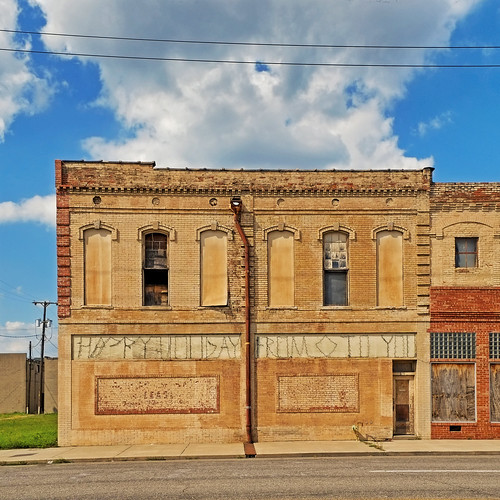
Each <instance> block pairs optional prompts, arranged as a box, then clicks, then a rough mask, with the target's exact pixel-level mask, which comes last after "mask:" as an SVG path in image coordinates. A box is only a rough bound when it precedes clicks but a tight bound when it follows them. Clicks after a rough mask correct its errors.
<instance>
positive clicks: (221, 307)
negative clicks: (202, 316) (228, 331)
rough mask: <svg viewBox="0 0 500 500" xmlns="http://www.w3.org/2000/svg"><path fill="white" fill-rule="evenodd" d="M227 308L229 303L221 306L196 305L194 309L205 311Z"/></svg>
mask: <svg viewBox="0 0 500 500" xmlns="http://www.w3.org/2000/svg"><path fill="white" fill-rule="evenodd" d="M228 308H229V304H226V305H223V306H196V309H198V311H206V310H207V309H209V310H211V309H228Z"/></svg>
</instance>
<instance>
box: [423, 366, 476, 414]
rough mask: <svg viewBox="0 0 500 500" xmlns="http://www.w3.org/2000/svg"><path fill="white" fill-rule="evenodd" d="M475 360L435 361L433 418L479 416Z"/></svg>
mask: <svg viewBox="0 0 500 500" xmlns="http://www.w3.org/2000/svg"><path fill="white" fill-rule="evenodd" d="M475 378H476V377H475V367H474V365H473V364H461V363H434V364H432V420H433V421H435V422H473V421H474V420H475V419H476V381H475Z"/></svg>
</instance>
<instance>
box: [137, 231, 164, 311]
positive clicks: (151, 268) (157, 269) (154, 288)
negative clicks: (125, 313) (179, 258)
mask: <svg viewBox="0 0 500 500" xmlns="http://www.w3.org/2000/svg"><path fill="white" fill-rule="evenodd" d="M143 281H144V294H143V295H144V297H143V304H144V305H145V306H163V305H167V304H168V265H167V236H166V235H164V234H161V233H149V234H146V236H145V239H144V267H143Z"/></svg>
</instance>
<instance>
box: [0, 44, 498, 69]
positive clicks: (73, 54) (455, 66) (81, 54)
mask: <svg viewBox="0 0 500 500" xmlns="http://www.w3.org/2000/svg"><path fill="white" fill-rule="evenodd" d="M0 51H4V52H16V53H25V54H45V55H55V56H69V57H89V58H92V57H95V58H105V59H129V60H136V61H167V62H191V63H217V64H240V65H242V64H252V65H255V64H261V65H264V66H303V67H311V66H313V67H332V68H413V69H417V68H434V69H443V68H445V69H446V68H448V69H470V68H500V63H498V64H425V63H418V64H398V63H395V64H389V63H327V62H293V61H243V60H230V59H197V58H189V57H159V56H155V57H153V56H131V55H117V54H97V53H94V54H91V53H85V52H59V51H52V50H33V49H12V48H0Z"/></svg>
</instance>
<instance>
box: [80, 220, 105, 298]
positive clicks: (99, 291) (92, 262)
mask: <svg viewBox="0 0 500 500" xmlns="http://www.w3.org/2000/svg"><path fill="white" fill-rule="evenodd" d="M83 242H84V266H85V268H84V274H85V305H110V304H111V231H108V230H107V229H86V230H84V231H83Z"/></svg>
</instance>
